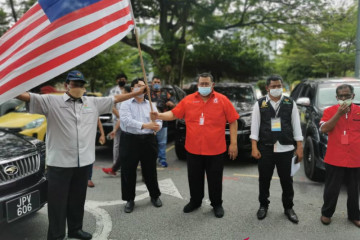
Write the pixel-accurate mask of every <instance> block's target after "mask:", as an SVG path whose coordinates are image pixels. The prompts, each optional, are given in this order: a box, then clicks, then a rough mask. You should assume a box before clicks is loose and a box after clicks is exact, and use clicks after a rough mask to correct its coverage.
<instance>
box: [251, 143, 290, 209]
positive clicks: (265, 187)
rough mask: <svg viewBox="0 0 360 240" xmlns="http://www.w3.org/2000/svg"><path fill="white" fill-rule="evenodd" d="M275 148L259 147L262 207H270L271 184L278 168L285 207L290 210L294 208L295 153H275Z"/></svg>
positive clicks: (260, 198)
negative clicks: (293, 164) (292, 161)
mask: <svg viewBox="0 0 360 240" xmlns="http://www.w3.org/2000/svg"><path fill="white" fill-rule="evenodd" d="M273 148H274V147H273V146H259V151H260V153H261V158H260V159H259V161H258V169H259V202H260V206H264V207H268V206H269V204H270V201H269V196H270V182H271V179H272V176H273V173H274V168H275V166H276V169H277V172H278V175H279V177H280V184H281V188H282V190H283V193H282V203H283V207H284V209H290V208H292V207H293V206H294V203H293V199H294V188H293V178H292V177H291V159H292V157H293V154H294V151H289V152H280V153H278V152H274V150H273Z"/></svg>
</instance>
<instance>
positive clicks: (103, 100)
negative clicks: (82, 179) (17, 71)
mask: <svg viewBox="0 0 360 240" xmlns="http://www.w3.org/2000/svg"><path fill="white" fill-rule="evenodd" d="M81 99H82V101H80V100H78V101H72V99H71V98H70V97H69V96H68V95H67V94H66V93H65V94H64V95H62V96H59V95H39V94H32V93H31V94H30V112H31V113H38V114H43V115H45V116H46V119H47V130H46V153H47V159H46V161H47V165H49V166H54V167H83V166H86V165H89V164H92V163H93V162H94V161H95V138H96V129H97V121H98V117H99V115H100V114H104V113H110V112H111V110H112V107H113V104H114V99H113V97H99V98H98V97H85V96H84V97H82V98H81Z"/></svg>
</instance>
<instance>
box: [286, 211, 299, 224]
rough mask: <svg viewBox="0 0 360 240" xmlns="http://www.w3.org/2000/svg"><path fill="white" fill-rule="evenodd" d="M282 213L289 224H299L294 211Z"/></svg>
mask: <svg viewBox="0 0 360 240" xmlns="http://www.w3.org/2000/svg"><path fill="white" fill-rule="evenodd" d="M284 213H285V215H286V216H287V217H288V219H289V220H290V221H291V222H293V223H298V222H299V219H298V217H297V215H296V213H295V211H294V210H293V209H292V208H289V209H285V211H284Z"/></svg>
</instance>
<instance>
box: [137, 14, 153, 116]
mask: <svg viewBox="0 0 360 240" xmlns="http://www.w3.org/2000/svg"><path fill="white" fill-rule="evenodd" d="M134 21H135V19H134ZM134 32H135V38H136V43H137V47H138V50H139V55H140V63H141V68H142V72H143V75H144V82H145V85H146V86H147V87H149V85H148V81H147V77H146V72H145V66H144V60H143V57H142V53H141V47H140V41H139V37H138V31H137V29H136V25H135V26H134ZM147 96H148V99H149V104H150V109H151V111H152V112H153V111H154V109H153V105H152V102H151V95H150V91H147Z"/></svg>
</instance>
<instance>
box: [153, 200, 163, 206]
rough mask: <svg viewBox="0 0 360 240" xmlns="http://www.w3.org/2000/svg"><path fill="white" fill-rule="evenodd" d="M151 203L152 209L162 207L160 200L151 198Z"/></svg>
mask: <svg viewBox="0 0 360 240" xmlns="http://www.w3.org/2000/svg"><path fill="white" fill-rule="evenodd" d="M151 203H152V205H154V207H161V206H162V202H161V200H160V198H151Z"/></svg>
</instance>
